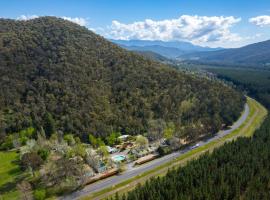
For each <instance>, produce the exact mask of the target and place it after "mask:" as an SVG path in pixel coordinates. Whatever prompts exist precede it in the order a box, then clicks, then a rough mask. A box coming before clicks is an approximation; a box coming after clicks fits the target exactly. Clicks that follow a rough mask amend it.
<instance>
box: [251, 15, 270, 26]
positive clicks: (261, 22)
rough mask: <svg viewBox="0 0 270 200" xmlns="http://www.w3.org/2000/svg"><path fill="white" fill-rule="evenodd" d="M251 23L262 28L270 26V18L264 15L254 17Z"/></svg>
mask: <svg viewBox="0 0 270 200" xmlns="http://www.w3.org/2000/svg"><path fill="white" fill-rule="evenodd" d="M249 22H250V23H252V24H255V25H257V26H260V27H264V26H270V16H269V15H262V16H257V17H253V18H250V19H249Z"/></svg>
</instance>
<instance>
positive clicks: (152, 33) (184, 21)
mask: <svg viewBox="0 0 270 200" xmlns="http://www.w3.org/2000/svg"><path fill="white" fill-rule="evenodd" d="M240 21H241V19H240V18H235V17H233V16H230V17H223V16H219V17H218V16H213V17H208V16H197V15H194V16H191V15H182V16H180V17H179V18H177V19H167V20H161V21H154V20H151V19H146V20H144V21H139V22H134V23H130V24H124V23H121V22H119V21H116V20H114V21H112V24H111V26H109V27H108V29H109V30H107V31H105V32H104V35H105V36H106V37H110V38H113V39H122V40H130V39H142V40H163V41H168V40H188V41H191V42H193V43H198V44H202V43H215V42H221V41H227V42H228V41H239V40H241V38H240V36H238V35H237V34H236V33H231V31H230V28H231V27H232V26H233V25H234V24H236V23H238V22H240Z"/></svg>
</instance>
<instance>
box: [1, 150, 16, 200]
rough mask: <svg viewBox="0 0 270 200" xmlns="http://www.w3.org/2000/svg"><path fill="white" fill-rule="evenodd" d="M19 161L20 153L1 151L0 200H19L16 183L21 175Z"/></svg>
mask: <svg viewBox="0 0 270 200" xmlns="http://www.w3.org/2000/svg"><path fill="white" fill-rule="evenodd" d="M17 160H18V153H16V152H14V151H12V152H1V151H0V200H13V199H14V200H15V199H16V200H17V199H19V192H18V191H17V190H16V181H17V180H18V178H19V177H20V175H21V170H20V168H19V166H18V164H17V163H16V161H17Z"/></svg>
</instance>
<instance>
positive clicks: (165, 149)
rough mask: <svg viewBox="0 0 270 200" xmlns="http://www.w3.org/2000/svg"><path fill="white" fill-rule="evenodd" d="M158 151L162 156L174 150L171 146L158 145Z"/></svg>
mask: <svg viewBox="0 0 270 200" xmlns="http://www.w3.org/2000/svg"><path fill="white" fill-rule="evenodd" d="M157 151H158V154H159V155H160V156H164V155H167V154H169V153H171V152H172V150H171V149H170V147H158V149H157Z"/></svg>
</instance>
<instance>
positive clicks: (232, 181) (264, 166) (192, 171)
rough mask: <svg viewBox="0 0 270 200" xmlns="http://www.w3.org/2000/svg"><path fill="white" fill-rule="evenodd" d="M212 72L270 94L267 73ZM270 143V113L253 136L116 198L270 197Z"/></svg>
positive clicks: (252, 199)
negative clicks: (267, 88) (266, 83)
mask: <svg viewBox="0 0 270 200" xmlns="http://www.w3.org/2000/svg"><path fill="white" fill-rule="evenodd" d="M211 71H216V72H219V73H220V74H221V72H224V73H222V74H223V75H225V74H226V76H224V77H226V80H231V81H232V80H233V81H234V82H235V83H237V85H238V86H239V87H240V88H242V89H243V88H245V89H246V90H248V91H256V96H257V97H258V98H259V99H260V97H261V96H263V95H268V93H267V90H264V89H262V88H266V87H267V85H265V86H264V87H263V86H262V84H265V82H267V79H265V78H263V79H262V77H267V76H268V75H267V74H264V75H263V72H261V71H254V70H251V71H252V73H251V72H250V71H249V72H247V73H245V71H244V70H240V71H238V70H230V71H228V69H227V70H224V71H223V70H220V69H215V70H212V69H211ZM225 72H226V73H225ZM240 74H241V76H240ZM237 75H239V76H237ZM236 77H239V78H238V79H236ZM259 77H261V79H258V78H259ZM260 80H262V82H260ZM256 83H257V84H256ZM260 100H263V103H264V104H265V105H266V106H269V105H270V101H269V100H268V102H267V99H260ZM269 146H270V116H268V117H267V118H266V119H265V121H264V123H263V124H262V126H261V127H260V128H259V129H258V130H257V131H256V132H255V134H254V136H253V137H252V138H239V139H237V140H236V141H234V142H230V143H227V144H225V145H224V146H222V147H220V148H219V149H216V150H214V152H213V153H212V154H205V155H203V156H201V157H200V158H199V159H198V160H194V161H191V162H189V163H188V164H187V165H186V166H185V167H180V168H178V169H174V170H171V171H169V172H168V174H167V175H166V176H165V177H162V178H153V179H151V180H150V181H147V182H146V184H145V185H143V186H138V187H137V188H136V189H135V190H133V191H131V192H129V193H128V194H125V195H124V196H122V197H119V195H118V194H117V195H116V197H115V198H114V199H122V200H136V199H140V200H144V199H145V200H146V199H147V200H151V199H153V200H159V199H164V200H165V199H172V200H174V199H175V200H176V199H179V200H180V199H181V200H182V199H250V200H254V199H260V200H261V199H270V192H269V191H270V188H269V185H270V173H269V172H270V148H269Z"/></svg>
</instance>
